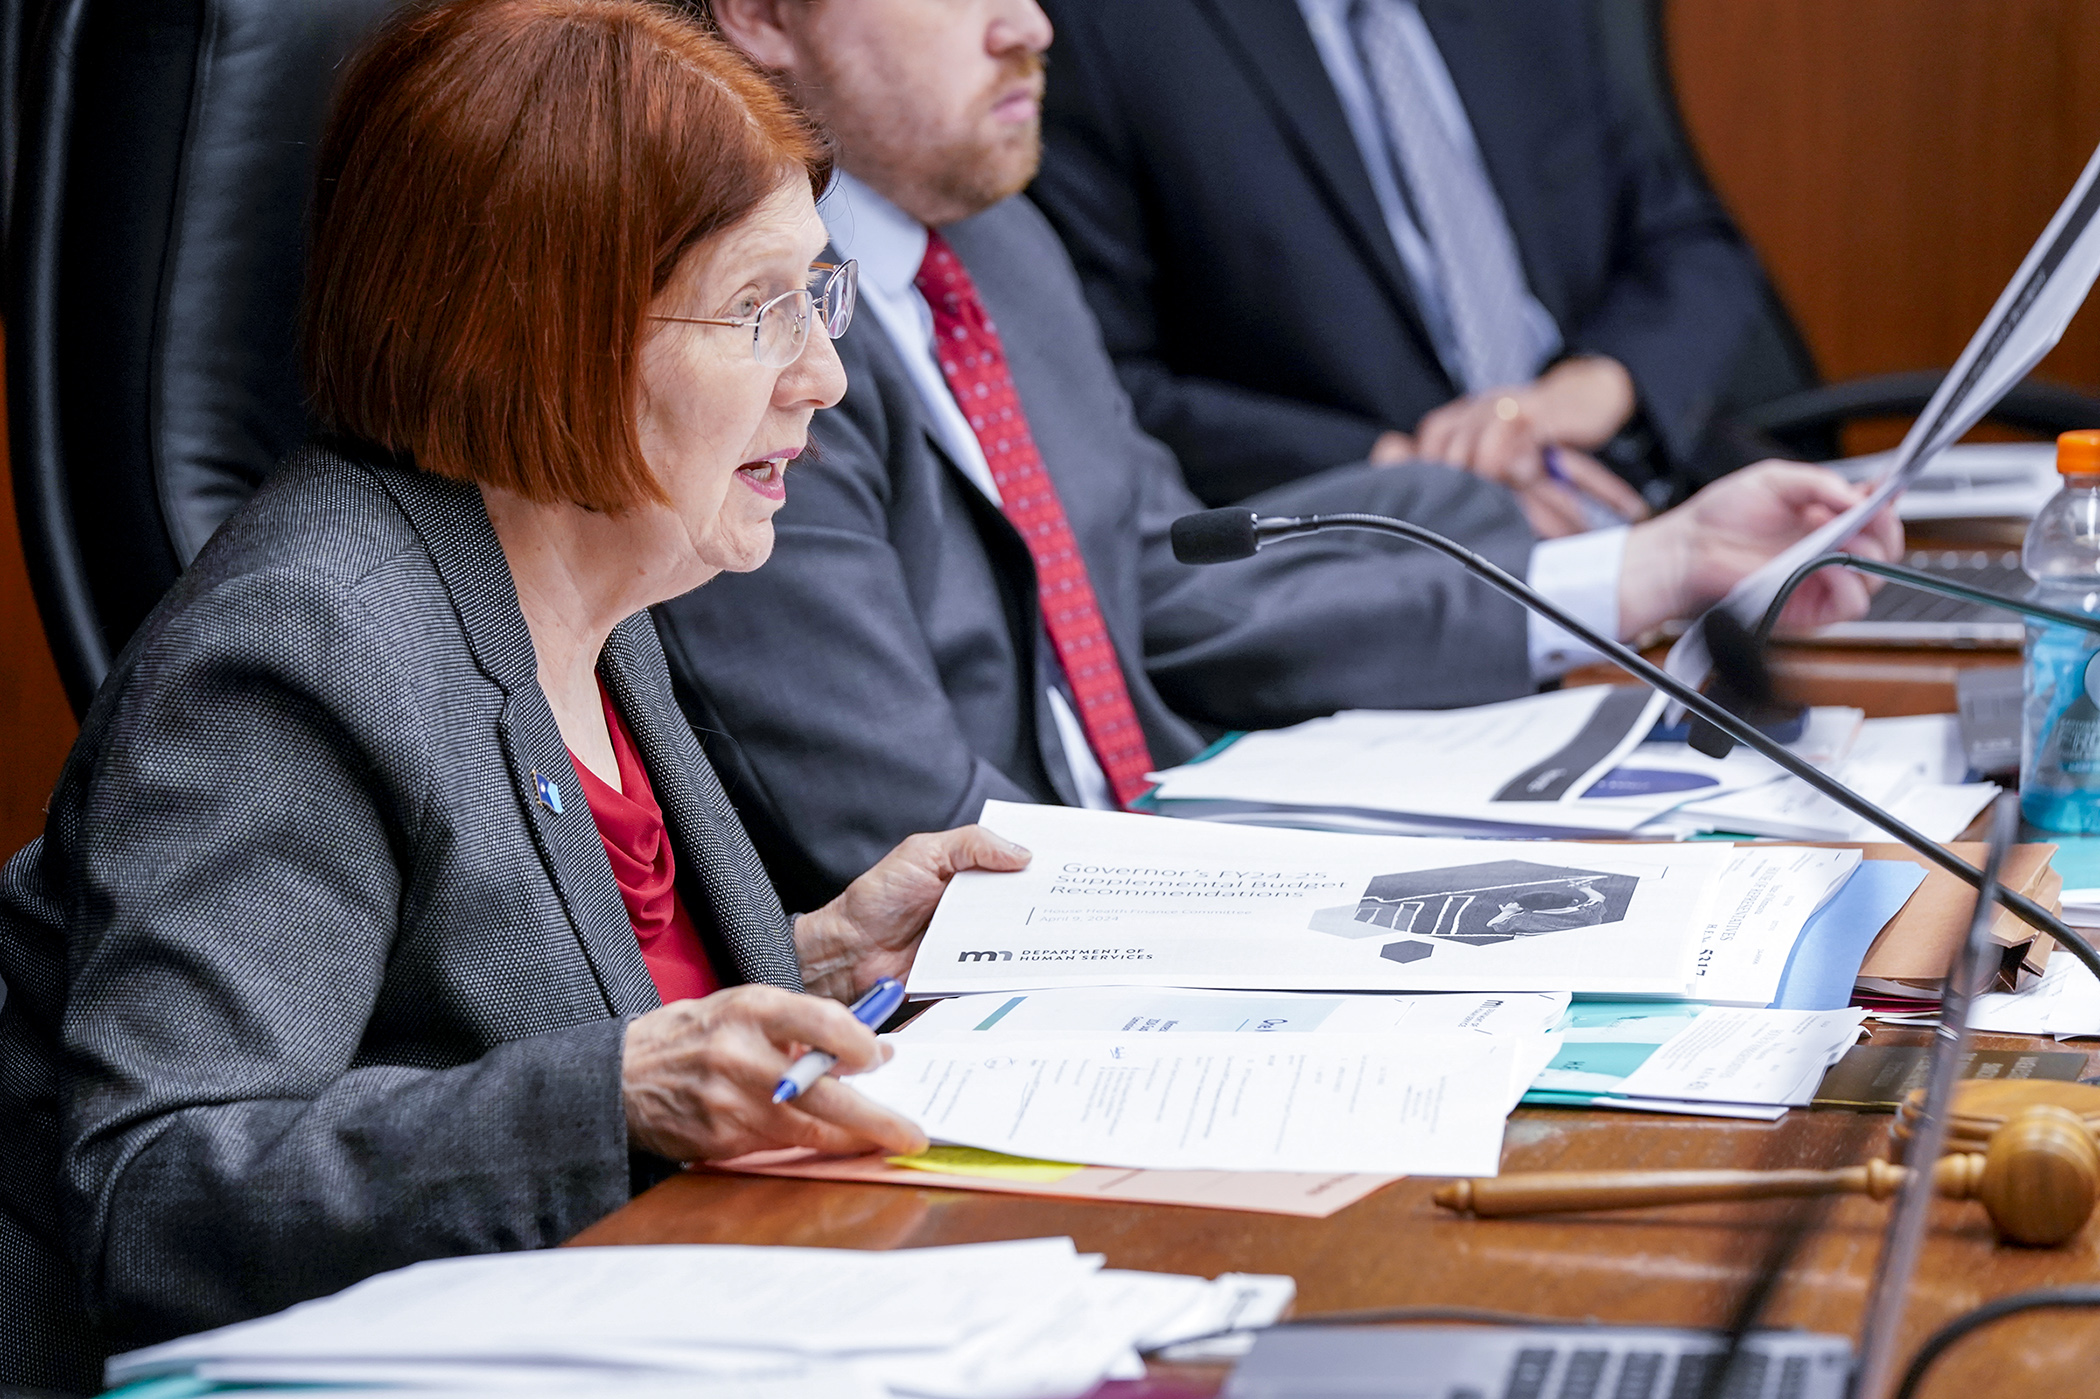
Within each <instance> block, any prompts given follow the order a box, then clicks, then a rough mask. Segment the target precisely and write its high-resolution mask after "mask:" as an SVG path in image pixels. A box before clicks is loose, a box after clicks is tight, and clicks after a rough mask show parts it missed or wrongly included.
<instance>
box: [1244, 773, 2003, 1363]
mask: <svg viewBox="0 0 2100 1399" xmlns="http://www.w3.org/2000/svg"><path fill="white" fill-rule="evenodd" d="M2015 810H2016V807H2015V805H2014V802H2013V799H2011V798H2001V799H2000V805H1999V810H1998V812H1997V813H1996V817H1997V819H1996V820H1995V821H1994V823H1993V828H1992V833H1991V844H1990V854H1989V856H1988V858H1987V860H1986V862H1985V865H1984V876H1985V877H1984V885H1983V888H1982V889H1981V890H1980V891H1979V892H1978V896H1977V900H1976V910H1975V912H1974V913H1973V914H1972V915H1971V918H1970V926H1969V936H1968V939H1967V940H1966V942H1965V943H1964V944H1963V946H1962V948H1961V950H1960V952H1959V954H1958V960H1957V965H1956V967H1955V969H1954V974H1953V975H1952V976H1950V977H1949V978H1948V985H1949V992H1948V995H1947V997H1946V1000H1945V1002H1944V1003H1943V1005H1942V1008H1941V1022H1940V1025H1941V1028H1940V1031H1939V1034H1938V1035H1937V1036H1936V1038H1935V1041H1934V1046H1933V1054H1932V1061H1931V1071H1930V1073H1929V1074H1928V1075H1927V1078H1926V1088H1925V1095H1926V1096H1925V1112H1924V1114H1923V1115H1922V1116H1921V1119H1920V1123H1919V1131H1918V1132H1917V1134H1916V1136H1915V1137H1914V1138H1913V1141H1912V1144H1911V1159H1913V1160H1917V1161H1935V1160H1938V1159H1939V1154H1940V1151H1941V1149H1942V1147H1943V1145H1944V1142H1945V1138H1946V1117H1947V1106H1948V1103H1949V1102H1950V1101H1951V1099H1952V1094H1953V1087H1954V1080H1955V1078H1956V1077H1957V1076H1958V1075H1959V1073H1960V1064H1961V1054H1962V1051H1963V1049H1964V1048H1965V1046H1966V1044H1967V1042H1968V998H1967V997H1966V996H1963V995H1960V994H1958V993H1957V991H1956V989H1955V988H1960V987H1974V986H1975V985H1976V984H1977V968H1978V967H1979V966H1981V965H1982V964H1983V956H1984V951H1983V948H1984V944H1985V943H1986V942H1987V941H1988V940H1989V928H1990V924H1991V921H1992V915H1993V912H1994V910H1993V908H1992V901H1993V899H1994V898H1995V892H1996V886H1997V872H1998V867H1999V863H2000V861H2001V860H2002V859H2003V857H2004V853H2005V850H2006V847H2007V846H2009V845H2010V844H2011V843H2012V836H2013V833H2014V831H2015V829H2016V828H2017V824H2018V823H2017V821H2016V820H2015V819H2013V813H2014V811H2015ZM1932 1200H1933V1189H1932V1179H1931V1175H1930V1173H1929V1172H1928V1173H1924V1174H1921V1175H1916V1176H1913V1177H1912V1178H1911V1180H1910V1181H1909V1182H1908V1183H1906V1185H1905V1186H1904V1187H1903V1189H1902V1190H1901V1191H1900V1192H1899V1193H1898V1195H1897V1197H1896V1201H1895V1204H1894V1207H1893V1208H1891V1210H1890V1211H1889V1221H1888V1227H1887V1229H1886V1230H1885V1231H1884V1233H1883V1236H1882V1247H1881V1255H1880V1259H1879V1261H1878V1263H1877V1265H1876V1268H1875V1274H1874V1282H1873V1285H1872V1286H1871V1287H1870V1288H1869V1289H1868V1293H1867V1306H1866V1312H1865V1321H1864V1323H1863V1325H1862V1328H1861V1339H1860V1345H1859V1349H1858V1351H1857V1353H1856V1355H1855V1352H1854V1349H1853V1346H1852V1342H1851V1341H1850V1340H1849V1339H1848V1338H1847V1337H1844V1336H1835V1335H1827V1334H1823V1333H1818V1332H1808V1331H1753V1330H1751V1329H1750V1328H1751V1327H1752V1326H1754V1325H1755V1323H1756V1320H1757V1313H1758V1312H1759V1311H1761V1310H1762V1308H1763V1304H1764V1300H1765V1298H1766V1297H1767V1296H1768V1295H1769V1292H1770V1290H1771V1284H1772V1283H1773V1282H1774V1281H1776V1279H1777V1278H1778V1277H1779V1276H1780V1275H1781V1274H1783V1273H1784V1272H1785V1270H1786V1267H1787V1264H1788V1263H1789V1262H1790V1261H1791V1260H1792V1256H1793V1254H1794V1252H1795V1251H1796V1249H1797V1247H1798V1245H1799V1242H1800V1239H1801V1238H1802V1237H1803V1236H1804V1235H1805V1233H1806V1231H1805V1230H1802V1231H1799V1232H1796V1233H1794V1234H1792V1235H1790V1236H1788V1237H1785V1238H1782V1239H1781V1241H1780V1246H1779V1247H1778V1248H1777V1249H1776V1250H1775V1251H1774V1252H1773V1254H1772V1256H1771V1257H1770V1258H1769V1259H1768V1261H1767V1265H1766V1267H1765V1268H1764V1269H1763V1270H1762V1273H1761V1275H1760V1277H1759V1278H1758V1279H1757V1281H1756V1282H1755V1284H1754V1285H1753V1286H1752V1287H1751V1288H1749V1289H1748V1291H1747V1292H1746V1294H1745V1299H1744V1302H1743V1304H1742V1306H1741V1307H1740V1308H1739V1310H1738V1315H1737V1317H1736V1319H1735V1324H1734V1325H1733V1326H1731V1327H1730V1328H1729V1329H1728V1330H1726V1331H1695V1330H1687V1329H1679V1328H1667V1327H1636V1326H1583V1325H1579V1324H1574V1323H1570V1324H1569V1325H1566V1326H1537V1325H1527V1326H1400V1327H1369V1326H1334V1325H1329V1326H1322V1325H1318V1324H1314V1323H1308V1324H1304V1325H1297V1324H1291V1323H1286V1324H1284V1325H1280V1326H1275V1327H1271V1328H1270V1329H1268V1330H1266V1331H1263V1332H1261V1333H1259V1334H1258V1335H1257V1336H1256V1337H1255V1341H1254V1346H1253V1349H1252V1350H1250V1351H1249V1352H1248V1354H1247V1357H1246V1359H1244V1360H1242V1361H1241V1362H1240V1364H1239V1366H1238V1368H1236V1369H1235V1370H1234V1371H1233V1374H1232V1377H1231V1378H1230V1379H1229V1380H1228V1381H1227V1382H1226V1385H1225V1390H1224V1393H1225V1396H1226V1399H1882V1396H1883V1394H1884V1393H1885V1392H1886V1390H1887V1388H1888V1383H1889V1380H1890V1378H1891V1377H1892V1376H1893V1374H1894V1370H1895V1362H1896V1355H1895V1350H1894V1347H1895V1343H1896V1340H1897V1336H1898V1332H1899V1326H1898V1323H1899V1322H1900V1321H1901V1319H1902V1311H1903V1302H1904V1294H1905V1292H1906V1291H1907V1290H1908V1288H1909V1286H1910V1280H1911V1277H1912V1275H1913V1273H1915V1271H1916V1269H1917V1260H1918V1254H1919V1251H1920V1247H1921V1244H1922V1241H1923V1238H1924V1229H1925V1224H1926V1217H1927V1212H1928V1211H1929V1210H1930V1208H1931V1205H1932ZM1489 1227H1492V1226H1489ZM1731 1353H1732V1354H1733V1357H1734V1358H1733V1361H1732V1363H1730V1361H1729V1357H1730V1355H1731ZM1724 1365H1726V1366H1727V1373H1726V1375H1725V1377H1724V1376H1722V1375H1721V1374H1718V1373H1717V1371H1719V1370H1720V1369H1721V1367H1723V1366H1724Z"/></svg>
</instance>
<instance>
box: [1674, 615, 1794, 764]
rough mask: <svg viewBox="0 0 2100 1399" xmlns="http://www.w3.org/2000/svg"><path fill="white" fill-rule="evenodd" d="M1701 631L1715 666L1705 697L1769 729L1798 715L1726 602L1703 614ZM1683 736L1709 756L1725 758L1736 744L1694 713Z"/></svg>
mask: <svg viewBox="0 0 2100 1399" xmlns="http://www.w3.org/2000/svg"><path fill="white" fill-rule="evenodd" d="M1702 635H1704V637H1705V638H1706V654H1707V657H1708V658H1709V659H1710V660H1711V661H1712V662H1713V668H1714V679H1713V684H1712V685H1710V686H1709V687H1708V688H1707V692H1706V693H1707V697H1708V698H1710V699H1712V700H1713V701H1714V703H1716V704H1718V705H1720V706H1721V707H1722V708H1723V709H1725V710H1727V711H1728V712H1729V713H1731V714H1734V715H1736V716H1737V717H1738V718H1741V719H1743V720H1745V721H1747V722H1749V723H1751V724H1755V725H1756V726H1757V727H1759V728H1761V729H1764V730H1765V731H1766V732H1767V733H1771V732H1772V730H1773V729H1774V728H1775V727H1777V726H1782V725H1786V724H1788V723H1789V722H1792V721H1798V720H1799V719H1800V717H1801V714H1802V707H1801V706H1800V705H1798V704H1793V703H1790V702H1789V701H1788V700H1787V699H1786V697H1785V696H1783V695H1781V694H1780V693H1779V686H1778V684H1777V683H1776V682H1775V681H1774V680H1773V678H1772V668H1771V667H1770V666H1768V665H1766V664H1765V648H1764V647H1763V646H1762V645H1760V644H1759V643H1758V640H1757V637H1756V636H1755V635H1754V634H1753V633H1752V632H1751V630H1750V629H1749V628H1748V627H1746V626H1744V625H1743V624H1742V623H1741V622H1739V621H1737V620H1736V618H1735V614H1733V613H1732V612H1730V611H1729V610H1728V609H1727V608H1725V607H1716V608H1713V609H1712V610H1711V611H1709V612H1708V613H1707V614H1706V619H1705V621H1704V623H1703V624H1702ZM1772 736H1773V737H1780V735H1778V734H1773V735H1772ZM1687 741H1688V742H1689V743H1690V744H1691V746H1692V747H1693V749H1695V750H1696V751H1698V752H1701V753H1704V754H1706V755H1707V756H1708V757H1712V758H1725V757H1727V756H1728V754H1729V751H1730V750H1731V749H1733V748H1734V747H1735V739H1734V737H1733V736H1732V735H1730V734H1727V733H1724V732H1722V731H1721V730H1720V729H1719V728H1717V727H1715V726H1714V725H1712V724H1710V723H1708V722H1707V721H1706V720H1704V719H1702V718H1700V717H1698V716H1697V715H1694V716H1692V725H1691V733H1690V736H1689V738H1688V739H1687ZM1781 741H1782V742H1788V743H1791V742H1792V741H1793V738H1792V737H1791V736H1788V737H1784V738H1781Z"/></svg>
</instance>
